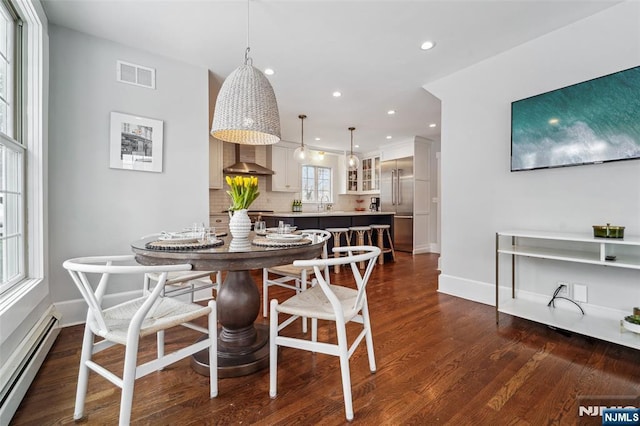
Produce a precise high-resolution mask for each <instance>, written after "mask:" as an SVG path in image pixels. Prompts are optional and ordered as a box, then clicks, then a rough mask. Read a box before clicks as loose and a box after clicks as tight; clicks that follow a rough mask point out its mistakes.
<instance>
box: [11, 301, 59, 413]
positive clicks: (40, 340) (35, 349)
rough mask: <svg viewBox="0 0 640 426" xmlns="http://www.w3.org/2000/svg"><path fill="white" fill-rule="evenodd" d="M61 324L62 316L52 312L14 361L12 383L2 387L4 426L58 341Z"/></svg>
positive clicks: (33, 333) (47, 315)
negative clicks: (60, 317) (54, 343)
mask: <svg viewBox="0 0 640 426" xmlns="http://www.w3.org/2000/svg"><path fill="white" fill-rule="evenodd" d="M59 322H60V319H59V317H58V315H57V314H56V313H55V312H54V311H53V310H52V309H51V310H49V312H47V314H46V315H45V316H44V317H43V318H42V319H41V320H40V322H39V323H38V325H37V326H36V327H34V328H33V330H32V332H31V333H30V334H29V335H28V336H27V337H26V338H25V343H24V344H23V345H21V347H20V348H19V349H18V350H17V351H16V353H15V354H14V356H13V357H12V358H13V360H12V361H15V364H16V366H15V367H14V369H13V372H12V373H11V375H10V376H9V378H8V380H6V382H5V383H2V390H1V391H0V424H2V425H5V424H8V423H9V420H10V419H11V418H12V417H13V415H14V414H15V412H16V410H17V409H18V406H19V405H20V401H22V398H23V397H24V395H25V394H26V393H27V390H28V389H29V386H30V385H31V382H32V381H33V379H34V378H35V376H36V373H37V372H38V369H39V368H40V366H41V365H42V362H43V361H44V359H45V357H46V355H47V353H48V352H49V349H51V346H52V345H53V342H55V340H56V337H58V333H59V331H60V328H59ZM18 360H21V361H19V362H18ZM7 374H9V373H7Z"/></svg>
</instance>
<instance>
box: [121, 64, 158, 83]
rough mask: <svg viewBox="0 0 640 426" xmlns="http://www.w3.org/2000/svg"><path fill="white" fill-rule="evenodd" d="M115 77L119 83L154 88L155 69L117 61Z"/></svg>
mask: <svg viewBox="0 0 640 426" xmlns="http://www.w3.org/2000/svg"><path fill="white" fill-rule="evenodd" d="M116 74H117V76H116V79H117V80H118V81H119V82H121V83H127V84H133V85H135V86H140V87H146V88H148V89H155V88H156V70H155V69H154V68H148V67H143V66H142V65H136V64H132V63H129V62H124V61H117V66H116Z"/></svg>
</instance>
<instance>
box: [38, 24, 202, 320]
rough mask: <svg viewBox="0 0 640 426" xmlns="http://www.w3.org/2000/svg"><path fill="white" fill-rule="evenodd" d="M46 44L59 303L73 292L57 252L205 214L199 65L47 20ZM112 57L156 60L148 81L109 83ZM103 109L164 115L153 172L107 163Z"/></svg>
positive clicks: (66, 253)
mask: <svg viewBox="0 0 640 426" xmlns="http://www.w3.org/2000/svg"><path fill="white" fill-rule="evenodd" d="M50 49H51V50H50V107H49V114H50V115H49V175H48V178H49V225H50V227H49V229H50V235H49V236H50V238H49V243H50V245H49V248H50V259H51V262H50V278H51V296H52V299H53V301H54V302H60V301H69V300H72V299H78V298H79V293H78V292H77V291H76V289H75V287H74V286H73V284H72V282H71V280H70V278H69V276H68V274H67V273H66V271H64V270H63V268H62V266H61V264H62V262H63V261H64V260H65V259H67V258H70V257H75V256H86V255H99V254H119V253H124V254H126V253H131V249H130V246H129V243H130V242H131V241H132V240H134V239H136V238H139V237H141V236H142V235H145V234H149V233H153V232H159V231H161V230H179V229H182V228H183V227H185V226H188V225H189V224H191V223H193V222H195V221H198V222H205V223H206V222H208V219H209V199H208V198H209V191H208V186H209V185H208V158H209V155H208V150H209V138H208V133H209V129H208V122H209V119H208V117H207V115H208V71H207V70H206V69H204V68H200V67H196V66H192V65H188V64H184V63H181V62H177V61H174V60H170V59H167V58H164V57H159V56H156V55H153V54H150V53H147V52H142V51H139V50H135V49H132V48H129V47H126V46H122V45H119V44H115V43H112V42H109V41H106V40H103V39H99V38H95V37H91V36H88V35H85V34H82V33H78V32H75V31H71V30H68V29H65V28H62V27H58V26H53V25H52V26H50ZM117 60H123V61H127V62H132V63H135V64H139V65H144V66H147V67H151V68H155V69H156V87H157V89H156V90H150V89H146V88H141V87H136V86H132V85H128V84H123V83H118V82H116V61H117ZM112 111H118V112H122V113H128V114H134V115H139V116H143V117H148V118H154V119H158V120H162V121H163V122H164V149H163V151H164V152H163V154H164V161H163V172H162V173H150V172H139V171H129V170H118V169H110V168H109V115H110V112H112ZM138 289H139V288H136V289H133V290H138ZM115 290H116V291H124V290H129V289H128V288H122V287H120V288H118V287H117V288H116V289H115ZM63 305H64V304H63ZM62 310H63V311H64V309H62ZM85 311H86V309H85Z"/></svg>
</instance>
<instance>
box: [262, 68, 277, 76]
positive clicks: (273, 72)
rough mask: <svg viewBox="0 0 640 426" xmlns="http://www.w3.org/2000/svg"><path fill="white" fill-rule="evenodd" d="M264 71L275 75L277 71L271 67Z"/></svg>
mask: <svg viewBox="0 0 640 426" xmlns="http://www.w3.org/2000/svg"><path fill="white" fill-rule="evenodd" d="M264 73H265V74H266V75H274V74H275V73H276V72H275V71H274V70H272V69H271V68H266V69H265V70H264Z"/></svg>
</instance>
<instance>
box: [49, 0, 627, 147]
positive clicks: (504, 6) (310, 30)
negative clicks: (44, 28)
mask: <svg viewBox="0 0 640 426" xmlns="http://www.w3.org/2000/svg"><path fill="white" fill-rule="evenodd" d="M616 3H619V1H613V0H599V1H595V0H594V1H582V0H567V1H562V0H556V1H550V0H538V1H526V0H510V1H498V0H469V1H460V0H442V1H433V0H423V1H419V0H413V1H399V0H395V1H365V0H351V1H345V0H342V1H328V0H296V1H294V0H251V2H250V6H249V19H248V18H247V16H248V15H247V1H246V0H227V1H221V0H197V1H191V0H182V1H177V0H173V1H158V0H126V1H122V0H119V1H100V0H72V1H70V0H42V4H43V6H44V9H45V11H46V13H47V16H48V18H49V21H50V23H53V24H57V25H61V26H64V27H68V28H71V29H73V30H77V31H80V32H83V33H87V34H91V35H94V36H97V37H101V38H105V39H108V40H112V41H115V42H118V43H122V44H124V45H127V46H131V47H135V48H139V49H143V50H146V51H149V52H153V53H156V54H159V55H162V56H166V57H170V58H174V59H177V60H180V61H184V62H187V63H190V64H194V65H199V66H203V67H206V68H208V69H209V70H210V71H211V72H212V73H213V74H214V75H215V76H216V78H218V79H219V82H220V83H222V81H223V80H224V78H225V77H226V76H227V75H229V74H230V73H231V71H233V70H234V69H235V68H237V67H238V66H239V65H241V64H242V63H243V61H244V53H245V48H246V46H247V28H249V40H250V43H249V45H250V47H251V55H250V56H251V57H252V59H253V65H254V66H255V67H257V68H259V69H261V70H264V69H265V68H273V69H274V70H275V74H274V75H272V76H269V77H268V78H269V80H270V81H271V84H272V85H273V88H274V90H275V93H276V97H277V100H278V107H279V110H280V118H281V127H282V139H283V140H288V141H292V142H300V137H301V132H300V130H301V129H300V120H299V119H298V115H299V114H306V115H307V117H308V118H307V119H306V120H305V123H304V126H305V127H304V128H305V132H304V141H305V144H306V145H308V146H315V147H320V148H326V149H335V150H345V149H346V150H348V149H349V131H348V130H347V128H348V127H350V126H355V127H356V130H355V132H354V143H355V144H357V145H359V148H356V149H355V150H356V151H359V152H366V151H370V150H376V149H379V147H380V146H382V145H384V144H388V143H393V142H397V141H403V140H407V139H409V138H412V137H414V136H416V135H417V136H423V137H426V138H430V139H434V140H439V139H440V101H439V100H438V99H437V98H435V97H434V96H432V95H431V94H429V93H428V92H426V91H425V90H424V89H422V86H423V85H425V84H426V83H429V82H431V81H434V80H437V79H438V78H441V77H443V76H446V75H448V74H451V73H454V72H456V71H458V70H460V69H462V68H465V67H468V66H470V65H472V64H474V63H477V62H479V61H482V60H483V59H485V58H488V57H491V56H493V55H496V54H498V53H500V52H503V51H505V50H508V49H510V48H512V47H514V46H517V45H519V44H522V43H525V42H526V41H528V40H531V39H534V38H536V37H539V36H541V35H543V34H546V33H548V32H551V31H553V30H555V29H558V28H560V27H563V26H566V25H568V24H570V23H572V22H575V21H577V20H580V19H583V18H585V17H587V16H589V15H592V14H594V13H597V12H599V11H601V10H603V9H605V8H607V7H610V6H613V5H615V4H616ZM247 22H248V23H249V25H247ZM425 40H432V41H434V42H435V43H436V46H435V48H433V49H431V50H429V51H423V50H421V49H420V45H421V43H422V42H423V41H425ZM130 60H131V58H130ZM140 65H145V64H140ZM162 78H163V77H162V75H161V74H158V75H157V79H158V80H159V81H160V79H162ZM336 90H339V91H340V92H342V96H341V97H339V98H334V97H333V96H332V93H333V92H334V91H336ZM388 110H395V111H396V114H395V115H388V114H387V111H388ZM430 124H435V127H429V125H430ZM388 136H391V137H392V138H391V139H388V138H387V137H388ZM316 137H318V138H320V140H319V141H316V140H315V138H316Z"/></svg>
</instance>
